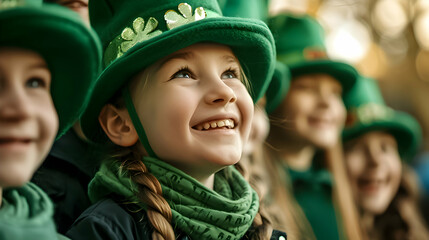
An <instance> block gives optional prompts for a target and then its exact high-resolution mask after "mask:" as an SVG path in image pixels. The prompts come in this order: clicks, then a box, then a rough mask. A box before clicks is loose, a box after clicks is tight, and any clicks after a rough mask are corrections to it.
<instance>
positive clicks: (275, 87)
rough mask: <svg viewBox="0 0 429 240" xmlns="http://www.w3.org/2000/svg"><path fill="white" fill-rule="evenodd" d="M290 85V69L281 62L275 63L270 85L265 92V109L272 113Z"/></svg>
mask: <svg viewBox="0 0 429 240" xmlns="http://www.w3.org/2000/svg"><path fill="white" fill-rule="evenodd" d="M289 87H290V71H289V68H288V67H286V65H284V64H282V63H281V62H277V63H276V68H275V71H274V75H273V78H272V81H271V83H270V86H269V87H268V89H267V92H266V93H265V97H266V99H267V104H266V106H265V110H266V111H267V113H268V114H270V113H272V112H273V111H274V110H275V109H276V108H277V107H278V106H279V105H280V103H281V102H282V101H283V99H284V97H285V96H286V94H287V92H288V90H289Z"/></svg>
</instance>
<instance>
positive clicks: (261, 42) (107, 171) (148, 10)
mask: <svg viewBox="0 0 429 240" xmlns="http://www.w3.org/2000/svg"><path fill="white" fill-rule="evenodd" d="M89 8H90V15H91V16H90V18H91V23H92V24H93V25H94V27H95V29H96V30H97V31H98V33H99V34H100V36H101V38H102V39H103V42H104V46H105V54H104V60H105V64H106V66H105V70H104V71H103V73H102V74H101V76H100V78H99V81H98V83H97V86H96V89H95V92H94V95H93V97H92V99H91V103H90V106H89V107H88V109H87V111H86V113H85V114H84V115H85V116H84V117H83V118H82V127H83V130H84V133H85V134H86V136H87V137H89V138H90V139H92V140H94V141H96V142H98V143H100V144H102V145H104V146H105V148H106V151H105V152H104V155H107V157H106V159H104V161H103V163H102V166H101V169H100V171H99V172H98V173H97V174H96V176H95V178H94V179H93V180H92V182H91V183H90V186H89V195H90V198H91V200H92V201H93V202H95V204H94V205H93V206H92V207H90V208H89V209H88V210H87V211H86V212H84V213H83V214H82V215H81V216H80V217H79V218H78V219H77V221H76V222H75V223H74V225H73V226H72V228H71V229H70V230H69V232H68V233H67V235H68V236H69V237H71V238H73V239H188V238H191V239H241V238H250V239H270V237H272V238H273V239H278V238H279V237H280V239H282V238H283V239H284V238H285V235H282V234H281V233H279V232H274V234H273V231H272V228H271V227H270V223H269V221H268V220H267V219H266V218H264V217H263V215H261V214H260V213H258V211H259V200H258V197H257V194H256V192H255V191H254V190H252V189H251V187H250V185H249V184H248V183H247V182H246V181H245V180H244V179H243V177H242V176H241V175H240V174H239V173H238V171H237V170H236V169H235V168H234V167H232V165H234V164H235V163H237V162H238V161H239V160H240V157H241V153H242V150H243V146H244V145H245V144H246V141H247V138H248V135H249V131H250V126H251V120H252V116H253V101H256V100H257V99H258V98H259V97H260V96H261V95H263V92H264V90H265V89H266V88H267V85H268V84H269V81H268V79H270V78H271V75H272V73H273V68H274V66H273V65H272V63H273V61H274V58H275V57H274V55H275V53H274V43H273V39H272V35H271V33H270V31H269V29H268V28H267V27H266V25H265V24H263V23H262V22H260V21H256V20H248V19H239V18H227V17H222V16H221V13H220V10H219V6H218V5H217V1H187V2H186V3H183V2H179V1H171V0H168V1H167V0H161V1H138V0H130V1H91V2H90V3H89ZM246 77H247V78H246ZM246 79H247V80H246ZM248 83H249V84H251V87H248V86H247V84H248ZM249 91H251V92H252V93H253V94H252V96H251V95H250V94H249ZM252 97H253V101H252Z"/></svg>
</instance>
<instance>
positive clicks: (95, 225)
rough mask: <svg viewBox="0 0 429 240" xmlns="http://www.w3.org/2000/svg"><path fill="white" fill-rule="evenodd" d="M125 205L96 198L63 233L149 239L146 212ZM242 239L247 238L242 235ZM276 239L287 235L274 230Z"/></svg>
mask: <svg viewBox="0 0 429 240" xmlns="http://www.w3.org/2000/svg"><path fill="white" fill-rule="evenodd" d="M127 206H130V205H127ZM127 206H125V205H123V204H118V203H117V202H115V201H114V200H112V199H104V200H102V201H99V202H98V203H96V204H94V205H92V206H91V207H90V208H88V209H87V210H86V211H85V212H84V213H83V214H82V215H81V216H80V217H79V218H78V219H77V220H76V222H75V223H74V224H73V225H72V227H71V229H70V230H69V231H68V232H67V234H66V236H67V237H69V238H71V239H76V240H119V239H121V240H125V239H127V240H129V239H130V240H131V239H133V240H140V239H145V240H150V239H152V238H151V235H152V232H153V230H152V226H151V225H150V223H149V221H148V220H147V218H146V215H145V213H144V212H139V213H135V210H136V209H127ZM130 212H133V214H130ZM176 236H177V238H176V239H178V240H189V239H190V238H188V237H187V236H185V235H184V234H181V233H177V232H176ZM243 239H247V237H246V236H244V237H243ZM277 239H279V240H286V234H285V233H283V232H280V231H276V230H274V231H273V235H272V237H271V240H277ZM198 240H199V239H198ZM225 240H226V239H225Z"/></svg>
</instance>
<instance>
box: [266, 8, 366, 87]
mask: <svg viewBox="0 0 429 240" xmlns="http://www.w3.org/2000/svg"><path fill="white" fill-rule="evenodd" d="M268 26H269V27H270V29H271V31H272V33H273V36H274V39H275V42H276V49H277V60H278V61H280V62H282V63H284V64H286V65H287V66H288V67H289V69H290V72H291V75H292V80H293V78H295V77H298V76H301V75H307V74H317V73H325V74H328V75H330V76H332V77H334V78H335V79H337V80H338V81H339V82H340V83H341V85H342V87H343V93H344V95H345V94H346V93H347V92H348V91H349V90H350V89H351V88H352V87H353V85H354V83H355V82H356V79H357V76H358V73H357V71H356V69H355V68H354V67H352V66H351V65H349V64H346V63H343V62H340V61H334V60H331V59H329V58H328V55H327V51H326V47H325V40H324V38H325V35H324V30H323V28H322V26H321V25H320V24H319V23H318V22H317V21H316V20H315V19H314V18H313V17H311V16H308V15H300V16H295V15H292V14H280V15H277V16H274V17H272V18H270V19H269V20H268Z"/></svg>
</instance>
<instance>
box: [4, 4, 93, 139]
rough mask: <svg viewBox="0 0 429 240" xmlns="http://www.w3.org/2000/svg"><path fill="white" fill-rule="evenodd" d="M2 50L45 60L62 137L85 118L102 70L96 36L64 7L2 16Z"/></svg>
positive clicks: (28, 9)
mask: <svg viewBox="0 0 429 240" xmlns="http://www.w3.org/2000/svg"><path fill="white" fill-rule="evenodd" d="M0 47H17V48H24V49H29V50H32V51H35V52H37V53H39V54H40V55H41V56H42V57H43V58H44V60H45V61H46V63H47V65H48V68H49V70H50V72H51V76H52V81H51V94H52V99H53V102H54V105H55V108H56V111H57V114H58V118H59V130H58V134H57V137H59V136H61V135H62V134H63V133H64V132H65V131H66V130H67V129H68V128H69V127H70V126H72V125H73V123H74V122H76V121H77V120H78V118H79V117H80V115H81V114H82V112H83V110H84V107H85V105H86V103H87V101H88V100H89V93H90V91H91V90H92V88H93V85H94V83H95V81H94V80H95V79H96V77H97V74H98V73H99V72H100V70H101V69H100V63H101V44H100V42H99V40H98V36H97V35H96V33H95V32H93V31H92V30H90V29H89V28H88V27H87V26H85V25H84V23H83V22H82V20H81V19H80V17H79V16H78V15H77V14H76V13H74V12H72V11H71V10H69V9H66V8H64V7H61V6H56V5H54V4H44V5H43V7H17V8H13V9H8V10H2V12H1V14H0Z"/></svg>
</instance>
